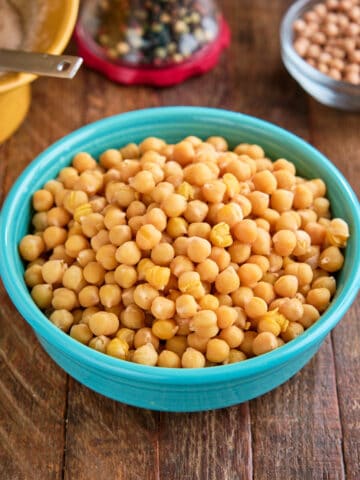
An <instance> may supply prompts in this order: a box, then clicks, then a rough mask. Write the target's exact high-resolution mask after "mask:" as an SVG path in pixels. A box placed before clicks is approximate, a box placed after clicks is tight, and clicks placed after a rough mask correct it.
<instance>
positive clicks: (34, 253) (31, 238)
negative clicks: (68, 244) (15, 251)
mask: <svg viewBox="0 0 360 480" xmlns="http://www.w3.org/2000/svg"><path fill="white" fill-rule="evenodd" d="M44 242H45V245H46V246H47V244H46V240H45V238H44V240H43V239H42V238H41V237H39V236H38V235H25V237H23V238H22V240H21V241H20V245H19V251H20V255H21V256H22V258H23V259H24V260H26V261H27V262H32V261H34V260H35V259H36V258H38V257H40V255H41V254H42V253H43V251H44V249H45V245H44ZM60 243H63V242H60Z"/></svg>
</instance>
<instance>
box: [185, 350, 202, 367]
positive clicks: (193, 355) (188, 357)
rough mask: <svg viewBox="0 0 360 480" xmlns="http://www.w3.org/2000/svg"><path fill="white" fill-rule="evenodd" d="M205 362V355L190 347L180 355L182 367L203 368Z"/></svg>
mask: <svg viewBox="0 0 360 480" xmlns="http://www.w3.org/2000/svg"><path fill="white" fill-rule="evenodd" d="M205 362H206V360H205V356H204V355H203V354H202V353H201V352H199V351H198V350H195V348H192V347H188V348H187V349H186V350H185V352H184V353H183V354H182V357H181V366H182V367H183V368H203V367H205Z"/></svg>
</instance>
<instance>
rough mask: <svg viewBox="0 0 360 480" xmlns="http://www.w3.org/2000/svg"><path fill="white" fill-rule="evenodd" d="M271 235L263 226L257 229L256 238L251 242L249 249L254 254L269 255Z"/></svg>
mask: <svg viewBox="0 0 360 480" xmlns="http://www.w3.org/2000/svg"><path fill="white" fill-rule="evenodd" d="M271 242H272V240H271V236H270V234H269V232H267V231H266V230H264V229H263V228H259V227H258V229H257V236H256V240H255V241H254V242H253V243H252V244H251V251H252V253H253V254H255V255H270V251H271Z"/></svg>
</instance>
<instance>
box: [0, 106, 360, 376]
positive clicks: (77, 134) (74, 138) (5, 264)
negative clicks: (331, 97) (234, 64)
mask: <svg viewBox="0 0 360 480" xmlns="http://www.w3.org/2000/svg"><path fill="white" fill-rule="evenodd" d="M204 115H205V116H206V118H211V119H212V120H213V121H216V120H220V119H221V120H222V121H224V122H226V123H227V124H228V125H233V126H235V125H241V124H244V123H245V124H247V125H248V126H250V127H253V128H261V129H262V130H265V131H266V132H267V133H269V134H271V135H274V137H275V138H279V139H280V141H281V142H285V141H289V142H290V143H291V144H292V148H295V147H301V149H302V152H303V155H308V156H311V158H313V159H314V160H316V161H318V162H320V163H321V164H322V165H323V166H325V167H326V169H327V170H329V171H330V172H331V175H332V176H333V177H334V178H336V180H337V182H338V183H339V186H340V187H341V188H342V189H343V190H344V192H345V194H346V196H347V199H348V202H349V205H350V207H351V210H352V213H353V221H354V226H353V232H352V234H353V236H355V238H360V206H359V202H358V200H357V197H356V195H355V193H354V192H353V190H352V188H351V187H350V185H349V184H348V182H347V180H346V179H345V178H344V176H343V175H342V174H341V172H340V171H339V170H338V169H337V168H336V167H335V166H334V165H333V164H332V163H331V162H330V160H328V159H327V158H326V157H325V156H324V155H323V154H322V153H320V152H319V151H318V150H317V149H315V148H314V147H312V146H311V145H310V144H309V143H307V142H306V141H305V140H303V139H301V138H300V137H298V136H297V135H295V134H293V133H291V132H289V131H287V130H285V129H283V128H281V127H279V126H277V125H275V124H273V123H270V122H267V121H265V120H262V119H259V118H257V117H253V116H249V115H245V114H242V113H237V112H232V111H227V110H222V109H216V108H207V107H192V106H175V107H157V108H149V109H143V110H136V111H132V112H127V113H121V114H118V115H115V116H111V117H107V118H104V119H102V120H98V121H96V122H93V123H90V124H88V125H86V126H84V127H81V128H80V129H78V130H75V131H74V132H72V133H70V134H69V135H66V136H65V137H63V138H62V139H60V140H58V141H57V142H55V143H54V144H52V145H51V146H50V147H48V148H47V149H46V150H45V151H43V152H42V153H41V154H40V155H38V156H37V157H36V158H35V159H34V160H33V161H32V162H31V163H30V164H29V165H28V167H27V168H26V169H25V170H24V171H23V172H22V174H21V175H20V176H19V177H18V179H17V180H16V182H15V183H14V184H13V186H12V188H11V190H10V191H9V193H8V195H7V197H6V199H5V201H4V204H3V207H2V212H1V216H0V252H1V255H2V256H3V259H2V260H1V262H0V275H1V277H2V279H3V283H4V286H5V288H6V290H7V292H8V295H9V297H10V298H11V300H12V302H13V303H14V305H15V307H16V308H17V309H18V311H19V313H20V314H21V315H22V316H23V317H24V319H25V321H26V322H27V323H28V324H29V325H30V326H31V327H32V328H33V329H34V331H35V333H36V334H37V335H39V336H40V338H41V339H43V340H44V341H46V343H50V344H53V345H54V346H55V347H56V348H59V349H61V350H62V354H63V355H65V356H67V357H68V358H69V360H71V361H72V362H74V363H78V364H81V366H82V367H83V368H84V367H86V366H87V367H89V368H95V369H97V370H98V372H99V374H100V372H102V373H103V374H104V375H105V374H111V375H113V377H114V381H116V377H121V378H122V379H129V380H130V379H131V380H136V379H140V378H141V379H142V380H143V381H144V376H145V379H146V382H148V383H162V384H164V383H168V384H169V385H170V384H171V385H176V384H177V385H185V384H188V385H195V384H198V385H200V384H205V383H208V384H210V383H216V382H218V381H219V380H224V379H226V380H227V381H230V380H232V379H239V378H247V377H250V376H253V375H258V376H261V374H263V375H266V373H267V372H268V371H269V370H270V369H274V368H280V367H281V366H282V365H283V364H285V363H286V362H287V361H288V360H290V359H291V358H292V357H293V356H295V355H296V354H297V353H299V352H301V351H302V350H307V349H309V348H311V347H312V346H314V345H315V344H316V343H320V342H321V341H322V340H323V339H324V337H325V335H326V334H327V333H328V332H329V331H330V330H331V329H332V328H333V327H334V326H335V325H336V324H337V323H338V322H339V321H340V319H341V318H342V316H343V315H344V314H345V312H346V311H347V310H348V308H349V307H350V305H351V304H352V302H353V300H354V299H355V296H356V294H357V292H358V290H359V287H360V249H358V250H356V251H355V258H354V259H353V261H352V269H351V272H350V275H349V277H348V279H347V280H346V282H345V284H346V286H347V288H343V290H342V292H341V293H340V295H339V296H338V297H337V298H336V299H335V300H334V301H333V302H332V304H331V305H330V307H329V308H328V310H327V311H326V312H325V313H324V314H323V315H322V316H321V320H320V321H318V322H316V323H315V324H314V325H312V326H311V327H310V328H309V329H307V330H306V331H305V332H304V333H303V334H302V335H300V336H299V337H297V338H296V339H294V340H292V341H291V342H289V343H287V344H285V345H283V346H282V347H281V348H279V349H276V350H274V351H272V352H269V353H266V354H264V355H261V356H259V357H253V358H250V359H247V360H246V361H245V362H238V363H234V364H230V365H220V366H217V367H212V368H206V369H176V373H175V374H174V370H173V369H170V368H159V367H151V366H146V365H138V364H136V363H132V362H127V361H124V360H119V359H116V358H112V357H110V356H107V355H104V354H102V353H100V352H97V351H95V350H93V349H91V348H89V347H88V346H85V345H82V344H81V343H79V342H77V341H76V340H74V339H73V338H71V337H70V336H69V335H68V334H66V333H64V332H62V331H61V330H59V329H58V328H57V327H56V326H55V325H53V324H52V323H51V322H50V321H48V319H47V317H46V316H45V315H44V314H43V313H42V312H41V311H40V310H39V309H38V308H37V307H36V305H35V303H33V301H32V300H31V297H30V295H29V292H28V289H27V287H26V286H25V283H24V281H23V279H22V278H16V277H15V278H14V277H13V276H12V274H11V272H12V271H14V270H13V269H16V264H15V261H16V259H15V255H14V256H12V254H11V248H14V249H15V248H16V247H14V246H13V245H12V242H11V236H12V232H13V230H14V226H15V222H11V221H10V222H9V219H13V218H16V213H17V209H18V208H19V206H21V203H19V202H21V197H22V196H23V195H28V194H29V193H28V192H26V193H24V190H26V187H28V188H31V178H36V175H39V174H40V172H41V171H43V170H44V168H43V167H42V165H43V163H44V162H45V163H46V161H47V162H50V161H51V159H52V158H53V157H56V156H58V155H61V153H64V152H65V153H67V154H68V153H69V152H71V148H72V145H73V146H75V145H77V143H78V142H80V141H82V140H85V139H88V138H89V137H90V135H91V134H93V133H94V132H97V133H98V134H99V133H100V134H101V132H105V131H111V130H112V129H113V128H119V126H123V127H124V128H126V126H127V125H131V124H135V123H136V122H139V121H142V122H144V121H150V120H151V122H154V121H156V119H157V118H158V119H160V118H161V119H162V121H166V120H168V121H169V122H171V120H173V121H174V117H176V116H177V117H179V116H181V117H182V118H183V119H186V118H192V120H194V119H198V120H200V118H203V117H204ZM14 251H15V252H17V249H16V250H14ZM17 260H18V259H17ZM24 293H25V295H24Z"/></svg>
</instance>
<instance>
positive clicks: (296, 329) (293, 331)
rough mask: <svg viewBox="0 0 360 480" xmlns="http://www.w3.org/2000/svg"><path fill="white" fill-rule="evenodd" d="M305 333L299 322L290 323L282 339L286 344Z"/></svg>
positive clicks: (282, 334)
mask: <svg viewBox="0 0 360 480" xmlns="http://www.w3.org/2000/svg"><path fill="white" fill-rule="evenodd" d="M303 332H304V327H303V326H302V324H301V323H298V322H290V323H289V325H288V327H287V329H286V330H285V331H284V332H282V333H281V338H282V339H283V340H284V341H285V342H290V340H294V338H296V337H298V336H299V335H301V334H302V333H303Z"/></svg>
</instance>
